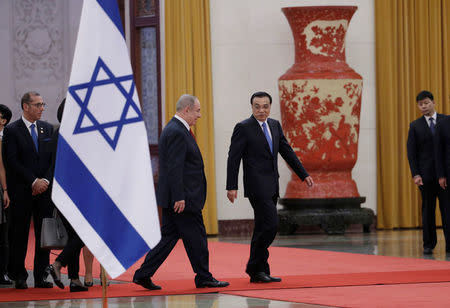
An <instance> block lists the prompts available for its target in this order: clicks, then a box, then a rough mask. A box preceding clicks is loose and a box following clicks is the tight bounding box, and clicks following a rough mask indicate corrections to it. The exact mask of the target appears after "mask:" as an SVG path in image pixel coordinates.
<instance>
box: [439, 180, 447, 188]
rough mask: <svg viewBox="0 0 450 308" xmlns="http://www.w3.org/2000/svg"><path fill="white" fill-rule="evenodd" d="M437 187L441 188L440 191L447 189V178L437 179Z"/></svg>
mask: <svg viewBox="0 0 450 308" xmlns="http://www.w3.org/2000/svg"><path fill="white" fill-rule="evenodd" d="M439 185H440V186H441V187H442V189H446V188H447V178H439Z"/></svg>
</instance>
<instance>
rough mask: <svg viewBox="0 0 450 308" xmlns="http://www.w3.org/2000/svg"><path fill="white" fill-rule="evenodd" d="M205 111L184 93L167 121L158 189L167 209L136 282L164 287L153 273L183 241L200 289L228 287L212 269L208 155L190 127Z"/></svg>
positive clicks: (161, 141) (161, 200) (157, 196)
mask: <svg viewBox="0 0 450 308" xmlns="http://www.w3.org/2000/svg"><path fill="white" fill-rule="evenodd" d="M200 116H201V114H200V101H199V100H198V98H197V97H195V96H193V95H189V94H184V95H182V96H181V97H180V98H179V100H178V102H177V105H176V114H175V116H174V117H173V118H172V119H171V120H170V121H169V123H167V125H166V127H165V128H164V129H163V131H162V133H161V137H160V139H159V179H158V187H157V190H156V199H157V202H158V206H160V207H161V208H162V226H161V233H162V238H161V241H160V242H159V243H158V245H156V247H155V248H153V249H152V250H151V251H150V252H149V253H148V254H147V256H146V257H145V261H144V263H143V264H142V265H141V267H140V268H139V269H138V270H137V271H136V272H135V274H134V277H133V282H134V283H136V284H138V285H140V286H142V287H144V288H146V289H149V290H159V289H161V287H160V286H158V285H155V284H154V283H153V282H152V280H151V277H152V276H153V274H154V273H155V272H156V271H157V269H158V268H159V267H160V266H161V264H162V263H163V262H164V260H165V259H166V258H167V257H168V256H169V254H170V252H171V251H172V249H173V248H174V247H175V245H176V243H177V242H178V240H179V239H180V238H181V239H182V240H183V244H184V248H185V249H186V253H187V255H188V257H189V261H190V262H191V265H192V269H193V270H194V272H195V273H196V276H195V286H196V287H197V288H217V287H226V286H228V285H229V283H228V282H225V281H218V280H216V279H214V278H213V276H212V274H211V273H210V272H209V251H208V241H207V238H206V230H205V225H204V223H203V217H202V209H203V206H204V204H205V200H206V177H205V172H204V165H203V159H202V154H201V152H200V149H199V147H198V145H197V142H196V140H195V137H194V135H193V133H192V131H191V129H190V127H191V126H192V125H195V123H196V122H197V119H199V118H200Z"/></svg>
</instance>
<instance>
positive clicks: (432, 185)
mask: <svg viewBox="0 0 450 308" xmlns="http://www.w3.org/2000/svg"><path fill="white" fill-rule="evenodd" d="M416 102H417V107H418V108H419V110H420V112H421V113H422V115H423V116H421V117H420V118H418V119H417V120H415V121H412V122H411V124H410V125H409V132H408V141H407V151H408V161H409V167H410V169H411V174H412V177H413V181H414V184H416V185H417V186H418V187H419V189H420V192H421V194H422V228H423V253H424V254H427V255H428V254H432V253H433V249H434V247H435V246H436V243H437V237H436V198H438V199H439V207H440V210H441V216H442V228H443V230H444V236H445V242H446V250H447V251H449V249H450V234H449V230H448V229H449V221H448V218H447V215H448V213H447V212H448V211H447V210H446V208H445V204H446V203H447V200H446V194H445V192H444V190H443V189H441V187H440V186H439V182H438V179H437V174H436V169H435V150H434V138H435V132H436V124H438V125H439V124H440V122H441V121H442V120H443V119H444V118H445V116H444V115H442V114H438V113H437V112H436V110H435V103H434V100H433V94H432V93H431V92H429V91H421V92H420V93H419V94H418V95H417V97H416Z"/></svg>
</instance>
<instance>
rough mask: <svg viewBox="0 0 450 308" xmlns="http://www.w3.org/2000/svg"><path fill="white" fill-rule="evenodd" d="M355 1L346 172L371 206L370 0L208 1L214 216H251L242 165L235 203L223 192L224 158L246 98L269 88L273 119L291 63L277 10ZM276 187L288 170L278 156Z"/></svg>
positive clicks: (287, 33)
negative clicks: (352, 118)
mask: <svg viewBox="0 0 450 308" xmlns="http://www.w3.org/2000/svg"><path fill="white" fill-rule="evenodd" d="M306 5H356V6H358V10H357V11H356V13H355V15H354V16H353V18H352V20H351V22H350V25H349V29H348V32H347V36H346V57H347V62H348V64H349V65H350V66H351V67H352V68H353V69H355V70H356V72H358V73H359V74H360V75H362V76H363V79H364V90H363V98H362V107H361V125H360V136H359V149H358V161H357V163H356V166H355V168H354V169H353V177H354V179H355V181H356V183H357V185H358V189H359V193H360V194H361V196H365V197H366V198H367V201H366V203H365V204H364V205H363V206H366V207H369V208H372V209H373V210H374V211H375V210H376V136H375V54H374V52H375V35H374V9H373V6H374V3H373V0H355V1H333V0H328V1H321V0H310V1H306V0H290V1H288V0H285V1H275V0H227V1H222V0H211V41H212V43H211V44H212V46H211V47H212V48H211V50H212V71H213V99H214V126H215V150H216V152H215V157H216V183H217V208H218V219H219V220H227V219H248V218H253V212H252V210H251V207H250V204H249V202H248V201H247V200H246V199H244V197H243V187H242V170H241V174H240V178H239V179H240V183H239V184H240V186H239V195H238V200H237V203H235V204H233V205H231V203H230V202H229V201H228V199H227V198H226V191H225V182H226V160H227V154H228V147H229V144H230V138H231V133H232V130H233V127H234V125H235V124H236V123H237V122H239V121H241V120H243V119H245V118H247V117H248V116H250V114H251V110H250V103H249V97H250V95H251V94H252V93H253V92H255V91H257V90H264V91H267V92H269V93H271V95H272V97H273V104H272V114H271V117H273V118H275V119H278V120H280V106H279V97H278V85H277V81H278V77H280V76H281V75H282V74H283V73H284V72H285V71H286V70H287V69H288V68H289V67H290V66H291V65H292V64H293V63H294V46H293V38H292V34H291V30H290V27H289V25H288V22H287V20H286V18H285V17H284V15H283V14H282V12H281V8H282V7H286V6H306ZM279 169H280V193H281V196H283V195H284V192H285V190H286V185H287V182H288V181H289V179H290V172H289V170H288V168H287V167H286V164H285V162H284V161H283V160H282V159H281V158H280V160H279Z"/></svg>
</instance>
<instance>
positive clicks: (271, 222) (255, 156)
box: [227, 92, 313, 282]
mask: <svg viewBox="0 0 450 308" xmlns="http://www.w3.org/2000/svg"><path fill="white" fill-rule="evenodd" d="M250 104H251V106H252V113H253V114H252V116H251V117H250V118H248V119H246V120H244V121H242V122H240V123H238V124H237V125H236V126H235V128H234V131H233V135H232V137H231V145H230V149H229V152H228V166H227V191H228V192H227V197H228V199H229V200H230V201H231V202H232V203H233V202H234V200H235V199H236V197H237V189H238V173H239V165H240V163H241V160H242V161H243V167H244V195H245V197H247V198H249V201H250V204H251V206H252V208H253V211H254V214H255V227H254V230H253V237H252V241H251V247H250V258H249V260H248V263H247V268H246V272H247V274H248V275H249V276H250V282H279V281H281V278H278V277H272V276H270V267H269V263H268V262H267V260H268V258H269V251H268V248H269V246H270V244H272V242H273V240H274V239H275V235H276V233H277V229H278V216H277V199H278V196H279V187H278V186H279V185H278V178H279V174H278V153H280V154H281V156H282V157H283V159H284V160H285V161H286V162H287V164H288V165H289V166H290V167H291V168H292V170H294V172H295V173H296V174H297V175H298V176H299V177H300V179H302V180H304V181H306V183H307V185H308V186H312V185H313V179H312V178H311V177H310V176H309V175H308V173H307V172H306V170H305V168H303V165H302V164H301V162H300V161H299V159H298V158H297V155H296V154H295V152H294V151H293V150H292V148H291V146H290V145H289V144H288V142H287V140H286V138H285V137H284V134H283V130H282V129H281V125H280V123H279V122H278V121H277V120H274V119H270V118H269V114H270V108H271V105H272V97H271V96H270V95H269V94H268V93H266V92H256V93H254V94H253V95H252V97H251V98H250Z"/></svg>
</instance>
